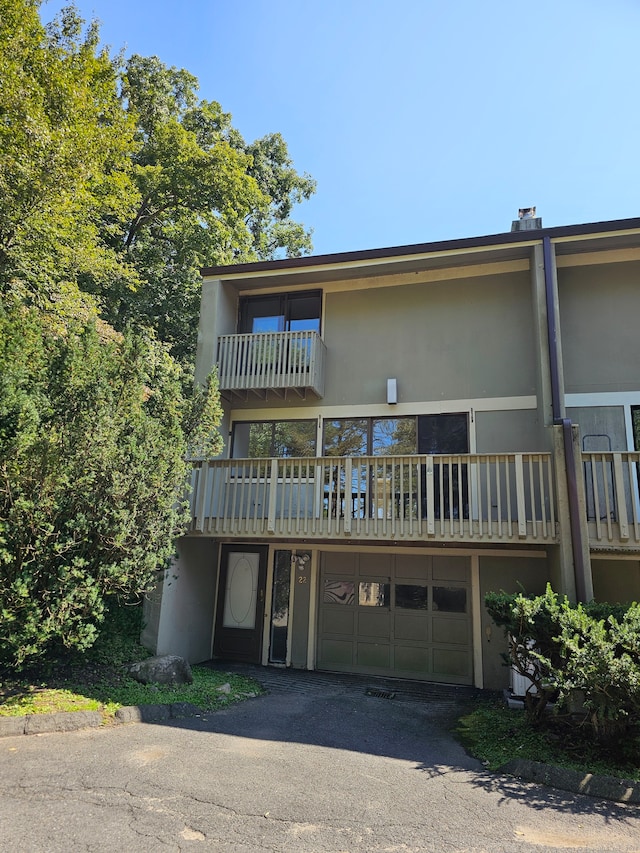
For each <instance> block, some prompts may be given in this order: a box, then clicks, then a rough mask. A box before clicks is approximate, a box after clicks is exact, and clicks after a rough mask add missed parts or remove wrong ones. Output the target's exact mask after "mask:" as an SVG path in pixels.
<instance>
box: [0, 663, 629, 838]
mask: <svg viewBox="0 0 640 853" xmlns="http://www.w3.org/2000/svg"><path fill="white" fill-rule="evenodd" d="M287 676H288V674H287V673H283V674H278V673H275V674H271V678H272V680H271V683H269V684H268V687H269V689H270V693H269V694H268V695H266V696H263V697H260V698H256V699H250V700H248V701H246V702H244V703H242V704H239V705H235V706H232V707H229V708H228V709H226V710H224V711H219V712H217V713H214V714H209V715H206V716H202V717H195V718H189V719H184V720H172V721H170V722H167V723H163V724H132V725H123V726H118V727H113V728H105V729H88V730H83V731H79V732H72V733H63V734H43V735H33V736H21V737H8V738H3V739H2V740H1V741H0V850H2V851H11V852H12V853H13V852H14V851H15V852H16V853H18V851H25V853H27V851H38V853H48V852H49V851H51V853H57V851H64V853H68V851H74V853H75V851H88V852H89V851H96V852H97V851H131V853H135V851H145V853H147V851H178V850H184V851H191V850H194V851H196V850H201V851H205V850H207V851H208V850H213V851H222V853H227V852H228V851H238V853H239V852H240V851H242V853H245V851H246V853H249V852H250V851H251V853H255V851H303V853H306V851H309V853H322V851H345V853H346V851H348V853H355V851H357V852H358V853H359V852H360V851H388V853H411V852H412V851H469V852H470V851H490V853H498V851H505V853H520V851H527V852H528V853H533V851H540V850H564V849H566V850H577V851H581V850H583V851H620V853H623V851H624V853H627V851H629V852H630V851H635V852H636V853H640V808H639V807H637V806H625V805H619V804H614V803H609V802H604V801H600V800H596V799H592V798H590V797H585V796H581V795H573V794H567V793H565V792H561V791H555V790H551V789H548V788H545V787H543V786H538V785H533V784H528V783H522V782H519V781H517V780H515V779H513V778H510V777H499V776H494V775H493V774H489V773H486V772H485V771H484V769H483V768H482V766H481V765H480V764H479V763H478V762H476V761H475V760H474V759H471V758H469V757H468V756H467V755H466V753H465V752H464V750H463V749H462V748H461V747H460V746H459V745H458V744H457V743H456V742H455V741H454V740H453V738H452V737H451V735H450V734H449V731H448V728H449V725H450V723H451V721H452V719H453V718H454V716H455V714H456V713H457V711H458V708H459V707H461V706H462V704H464V703H466V702H469V701H473V694H472V691H466V692H465V691H464V690H463V691H456V690H449V689H447V688H444V689H441V690H439V689H437V688H433V689H431V691H429V690H424V691H421V690H420V689H418V690H416V691H412V690H411V689H408V690H402V689H398V690H397V693H396V696H395V698H386V697H387V696H388V691H387V690H386V689H385V685H380V684H379V683H377V682H376V683H375V685H374V686H376V687H381V689H379V690H367V687H368V686H372V685H367V684H366V683H365V682H363V680H362V679H351V678H348V677H333V676H315V677H313V676H312V677H307V678H305V677H301V678H295V677H294V678H289V679H288V680H287Z"/></svg>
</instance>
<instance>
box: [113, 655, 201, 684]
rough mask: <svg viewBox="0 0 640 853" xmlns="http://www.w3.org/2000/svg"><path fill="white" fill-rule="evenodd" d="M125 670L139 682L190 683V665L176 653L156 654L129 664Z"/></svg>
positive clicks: (191, 678)
mask: <svg viewBox="0 0 640 853" xmlns="http://www.w3.org/2000/svg"><path fill="white" fill-rule="evenodd" d="M127 672H128V673H129V675H131V677H132V678H135V680H136V681H139V682H140V683H141V684H191V682H192V681H193V675H192V674H191V667H190V666H189V664H188V663H187V661H186V660H185V659H184V658H181V657H179V656H178V655H158V656H156V657H152V658H147V659H146V660H141V661H138V663H132V664H129V666H128V667H127Z"/></svg>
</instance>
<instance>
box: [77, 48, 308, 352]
mask: <svg viewBox="0 0 640 853" xmlns="http://www.w3.org/2000/svg"><path fill="white" fill-rule="evenodd" d="M197 89H198V81H197V80H196V78H195V77H194V76H193V75H191V74H190V73H189V72H187V71H185V70H184V69H177V68H168V67H167V66H165V65H164V64H163V63H162V62H161V61H160V60H159V59H158V58H157V57H141V56H132V57H131V58H130V59H129V60H128V61H127V63H126V65H125V68H124V74H123V78H122V97H123V103H124V105H125V107H126V111H127V115H128V116H129V117H130V118H131V119H132V120H133V121H134V122H135V124H136V140H137V143H138V147H137V149H136V151H135V152H134V154H133V156H132V163H133V176H134V180H135V184H136V188H137V192H138V199H139V201H138V204H137V206H136V209H135V211H134V214H133V216H132V217H131V219H130V220H129V221H128V222H127V223H126V227H125V228H124V230H123V232H122V233H121V234H116V233H114V234H113V236H112V245H113V247H114V248H116V249H117V248H119V247H120V248H122V250H123V255H124V261H125V262H126V264H127V265H130V266H132V267H133V268H134V269H135V270H136V273H137V276H138V279H139V281H140V284H139V285H138V286H136V287H135V288H133V289H132V288H131V287H130V286H129V282H128V281H127V280H126V279H123V280H122V281H121V285H120V287H117V286H116V287H114V286H113V284H110V285H109V287H108V288H107V289H102V290H100V289H98V292H99V294H100V295H101V297H102V299H103V304H104V307H105V311H106V315H105V316H106V317H107V319H108V320H109V321H110V322H111V323H113V325H114V326H115V327H116V328H120V327H122V325H123V323H126V322H131V321H133V322H135V323H136V324H146V325H148V326H150V327H152V328H154V329H156V330H157V332H158V334H159V336H160V338H161V339H162V340H164V341H167V342H168V343H170V345H171V347H172V352H173V353H174V354H175V355H176V356H177V357H178V358H180V359H181V360H182V361H183V362H186V363H191V362H192V361H193V354H194V346H195V339H196V329H197V317H198V311H199V306H200V284H201V280H200V269H201V267H203V266H207V265H215V264H223V263H231V262H234V261H249V260H256V259H259V258H271V257H274V256H276V254H278V253H279V252H286V253H287V254H289V255H299V254H302V253H304V252H307V251H309V250H310V248H311V241H310V234H309V233H308V232H307V231H305V229H304V228H303V226H301V225H300V224H298V223H295V222H293V221H292V220H291V218H290V214H291V210H292V207H293V205H294V204H295V203H297V202H300V201H302V200H303V199H305V198H308V197H309V196H310V195H311V193H312V192H313V191H314V189H315V183H314V182H313V180H312V179H311V178H309V177H308V176H307V175H303V176H301V175H298V173H297V172H296V171H295V169H294V168H293V165H292V163H291V160H290V158H289V156H288V152H287V147H286V143H285V142H284V140H283V139H282V137H281V136H280V135H279V134H271V135H269V136H267V137H265V138H264V139H261V140H257V141H256V142H254V143H251V144H249V145H248V144H246V143H245V141H244V140H243V139H242V136H241V135H240V134H239V133H238V131H237V130H235V129H234V128H233V126H232V124H231V116H230V115H229V114H228V113H225V112H223V111H222V108H221V106H220V104H218V103H217V102H215V101H206V100H199V99H198V97H197V94H196V93H197ZM87 287H88V288H89V289H91V285H90V284H87Z"/></svg>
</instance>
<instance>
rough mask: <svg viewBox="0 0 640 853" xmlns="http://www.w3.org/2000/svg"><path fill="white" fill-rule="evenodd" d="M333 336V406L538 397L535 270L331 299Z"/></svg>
mask: <svg viewBox="0 0 640 853" xmlns="http://www.w3.org/2000/svg"><path fill="white" fill-rule="evenodd" d="M391 329H392V330H393V333H391V331H390V330H391ZM324 339H325V343H326V345H327V382H326V388H327V394H326V396H325V400H324V402H325V403H326V404H327V405H340V404H344V403H346V402H357V403H363V404H366V403H379V402H380V401H381V400H383V399H384V393H385V390H386V380H387V377H390V376H392V377H396V378H397V379H398V394H399V402H414V401H425V400H451V399H468V398H470V397H485V396H486V397H494V396H509V395H526V394H532V393H534V391H535V362H534V347H533V334H532V320H531V306H530V283H529V275H528V273H513V274H510V275H502V276H495V277H482V278H475V279H463V280H460V281H447V282H430V283H424V284H420V283H416V284H412V285H405V286H402V287H389V288H378V289H375V290H362V291H353V292H348V291H347V292H338V293H328V294H327V296H326V313H325V330H324Z"/></svg>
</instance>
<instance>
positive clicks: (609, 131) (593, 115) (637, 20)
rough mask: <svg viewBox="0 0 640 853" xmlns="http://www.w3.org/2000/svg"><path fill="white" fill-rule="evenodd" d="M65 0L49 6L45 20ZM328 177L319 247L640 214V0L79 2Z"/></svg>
mask: <svg viewBox="0 0 640 853" xmlns="http://www.w3.org/2000/svg"><path fill="white" fill-rule="evenodd" d="M64 5H66V4H65V3H61V2H58V0H50V2H46V3H43V5H42V8H41V17H42V19H43V20H44V21H48V20H50V19H51V18H52V17H53V16H54V14H55V13H56V12H57V11H58V10H59V9H60V8H61V7H62V6H64ZM76 5H77V7H78V9H79V11H80V13H81V14H82V16H83V17H85V18H86V19H88V20H89V19H92V18H94V17H95V18H98V19H99V20H100V21H101V24H102V26H101V33H102V37H103V41H104V42H105V43H107V44H109V45H110V46H111V47H112V49H113V51H114V52H117V51H118V50H120V49H121V48H122V49H124V51H125V54H126V55H129V54H131V53H139V54H142V55H145V56H149V55H157V56H159V57H160V59H161V60H162V61H163V62H165V63H166V64H167V65H175V66H178V67H181V68H186V69H187V70H189V71H190V72H191V73H192V74H194V75H195V76H196V77H198V79H199V80H200V94H201V96H202V97H203V98H206V99H207V100H217V101H219V102H220V103H221V104H222V107H223V108H224V109H225V110H226V111H227V112H230V113H231V114H232V116H233V123H234V125H235V126H236V127H237V128H238V129H239V130H240V132H241V133H242V134H243V136H244V137H245V138H246V139H248V140H249V139H255V138H257V137H260V136H263V135H264V134H266V133H271V132H275V131H279V132H280V133H282V135H283V136H284V138H285V139H286V141H287V143H288V146H289V151H290V154H291V156H292V158H293V160H294V163H295V165H296V168H297V169H298V171H300V172H308V173H309V174H311V175H312V176H313V177H314V178H315V179H316V180H317V182H318V190H317V193H316V195H315V196H314V197H313V199H312V200H311V201H309V202H306V203H305V204H304V205H302V206H300V207H298V208H297V209H296V211H295V216H296V218H297V219H299V220H300V221H302V222H304V223H305V225H307V226H310V227H312V228H313V231H314V235H313V242H314V254H321V253H326V252H340V251H350V250H356V249H369V248H378V247H386V246H395V245H403V244H408V243H420V242H427V241H431V240H440V239H450V238H456V237H470V236H476V235H480V234H494V233H499V232H502V231H508V230H509V229H510V227H511V220H512V219H514V218H516V215H517V211H518V208H519V207H523V206H529V205H536V207H537V211H538V215H539V216H542V219H543V224H544V225H545V226H553V225H568V224H573V223H577V222H594V221H599V220H606V219H620V218H625V217H629V216H638V215H640V192H639V191H640V166H639V160H640V158H639V151H638V149H639V140H640V108H639V103H638V101H639V97H638V91H639V90H640V86H639V77H640V70H639V69H640V63H639V62H638V58H637V54H638V42H639V38H640V2H638V0H608V2H606V3H604V2H602V0H580V2H577V0H518V2H513V0H509V2H507V0H484V2H480V0H475V2H474V0H242V1H241V0H182V2H176V0H127V2H125V0H78V2H77V3H76Z"/></svg>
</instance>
